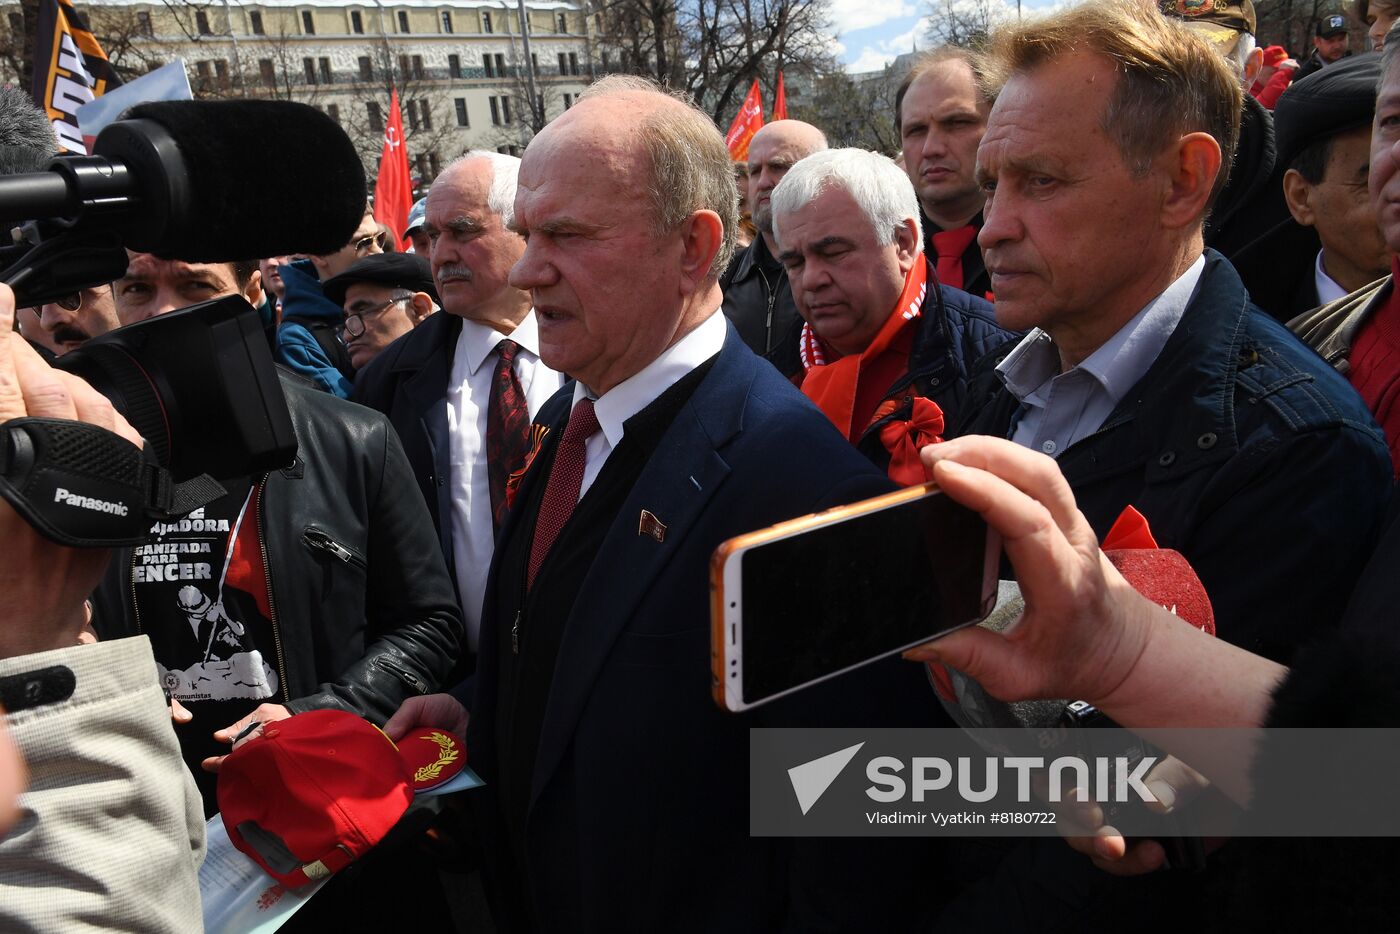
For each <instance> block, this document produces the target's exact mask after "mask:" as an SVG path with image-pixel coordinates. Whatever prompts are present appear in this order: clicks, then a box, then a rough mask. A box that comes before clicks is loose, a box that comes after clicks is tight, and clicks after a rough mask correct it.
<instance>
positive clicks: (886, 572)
mask: <svg viewBox="0 0 1400 934" xmlns="http://www.w3.org/2000/svg"><path fill="white" fill-rule="evenodd" d="M1000 557H1001V539H1000V537H999V536H998V535H997V534H996V533H995V532H993V531H992V530H990V529H989V528H988V527H987V524H986V522H984V521H983V519H982V517H981V516H980V515H978V514H977V513H975V512H973V511H972V510H970V509H968V508H966V507H964V506H960V505H959V504H957V503H955V502H953V501H952V500H951V499H949V498H948V497H946V496H944V495H943V494H942V493H941V492H939V491H938V489H937V487H935V486H934V485H933V484H931V483H929V484H925V485H924V486H918V487H909V488H907V489H904V490H900V491H898V492H895V493H888V494H885V495H884V496H877V497H875V498H873V499H868V500H864V501H862V502H859V503H852V504H850V505H848V506H841V507H839V508H836V509H830V510H827V511H826V512H820V513H817V514H815V515H810V516H803V517H802V518H799V519H793V520H791V521H788V522H783V523H780V524H778V525H775V526H772V527H770V528H767V529H761V530H759V531H757V532H751V533H749V534H747V535H741V536H739V537H737V538H732V539H730V540H729V541H727V542H725V543H724V544H722V545H720V546H719V548H718V549H716V550H715V554H714V557H713V559H712V560H711V564H710V591H711V599H712V604H711V671H712V674H713V690H714V700H715V703H716V704H718V705H719V706H720V707H722V708H724V709H726V710H731V711H735V712H738V711H741V710H749V709H751V708H753V707H756V706H758V705H759V704H763V703H766V702H768V701H771V700H774V699H776V698H779V697H782V696H783V695H785V694H791V693H792V692H793V691H797V690H801V689H802V688H804V687H807V686H808V685H811V684H816V683H817V682H819V681H825V680H826V679H828V678H834V677H836V676H837V675H839V674H842V673H843V672H847V671H850V670H852V669H854V668H858V667H860V666H861V665H865V664H868V663H869V662H873V661H876V660H877V659H881V658H885V657H887V656H890V655H893V654H895V653H896V652H902V651H903V650H905V649H907V648H910V647H912V646H916V645H921V644H923V643H925V642H928V641H929V640H930V639H933V638H936V637H937V636H940V635H943V634H944V633H948V632H951V631H953V630H954V629H960V628H962V627H963V626H969V625H972V624H973V623H976V622H978V621H979V620H982V619H984V618H985V617H986V615H987V614H988V613H989V612H991V609H992V606H993V605H994V604H995V602H996V592H997V577H998V573H997V572H998V567H999V562H1000Z"/></svg>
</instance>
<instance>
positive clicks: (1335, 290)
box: [1313, 250, 1347, 305]
mask: <svg viewBox="0 0 1400 934" xmlns="http://www.w3.org/2000/svg"><path fill="white" fill-rule="evenodd" d="M1313 285H1315V286H1316V287H1317V303H1318V304H1319V305H1326V304H1327V303H1328V302H1335V301H1336V300H1337V299H1339V298H1342V297H1343V296H1345V295H1346V294H1347V290H1346V289H1344V288H1342V287H1341V286H1340V285H1338V284H1337V280H1335V279H1333V278H1332V277H1331V276H1329V275H1327V270H1325V269H1323V268H1322V250H1318V251H1317V259H1316V260H1314V261H1313Z"/></svg>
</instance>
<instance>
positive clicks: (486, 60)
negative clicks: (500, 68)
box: [481, 53, 496, 78]
mask: <svg viewBox="0 0 1400 934" xmlns="http://www.w3.org/2000/svg"><path fill="white" fill-rule="evenodd" d="M481 64H482V65H483V66H485V68H486V77H488V78H494V77H496V66H495V65H493V64H492V63H491V55H490V53H487V54H486V55H483V56H481Z"/></svg>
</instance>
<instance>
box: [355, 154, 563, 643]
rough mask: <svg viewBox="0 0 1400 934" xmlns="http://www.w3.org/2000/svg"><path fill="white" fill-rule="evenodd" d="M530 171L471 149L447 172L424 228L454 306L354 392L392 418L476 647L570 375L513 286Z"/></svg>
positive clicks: (447, 303) (403, 342) (380, 362)
mask: <svg viewBox="0 0 1400 934" xmlns="http://www.w3.org/2000/svg"><path fill="white" fill-rule="evenodd" d="M519 168H520V160H519V159H516V158H515V157H513V156H504V155H500V154H498V153H494V152H487V153H483V152H469V153H467V154H466V155H465V156H463V157H461V158H460V159H457V160H456V161H454V162H452V163H451V164H449V165H448V166H447V168H446V169H444V170H443V173H442V174H441V175H439V176H438V178H437V181H435V182H434V183H433V187H432V190H431V191H430V192H429V193H428V204H427V218H426V221H425V223H424V229H425V230H426V231H427V236H428V239H429V241H430V243H431V251H430V253H429V257H430V264H431V266H432V274H433V282H434V283H435V284H436V286H437V293H438V295H439V296H440V298H441V302H442V310H443V313H442V314H435V315H431V316H429V317H428V318H427V319H426V320H425V321H424V322H423V323H422V325H420V326H419V327H417V328H415V329H414V330H412V331H410V332H409V333H408V334H407V335H406V336H404V337H402V338H400V339H399V340H396V341H394V342H393V343H392V344H390V345H389V346H388V347H387V348H385V349H384V351H383V352H382V353H380V354H379V356H377V357H376V358H375V359H374V360H373V361H372V362H371V363H370V364H369V365H368V366H366V367H365V368H364V370H362V371H361V372H360V374H359V375H358V376H357V377H356V379H355V391H354V393H353V394H352V395H351V397H350V398H351V399H352V400H353V401H355V402H359V403H360V404H362V405H367V406H369V407H370V408H372V409H378V410H379V411H381V412H383V413H384V414H385V415H388V416H389V420H390V421H391V422H392V423H393V425H394V428H395V429H396V430H397V431H398V433H399V437H400V438H401V439H402V440H403V446H404V450H405V451H406V452H407V454H408V460H409V463H410V464H411V465H412V466H413V473H414V476H415V477H417V479H418V488H419V489H420V490H421V491H422V493H423V498H424V499H425V500H427V502H428V511H429V512H430V513H431V514H432V517H433V525H434V526H435V527H436V529H437V532H438V541H439V542H440V543H441V545H442V552H443V555H444V557H446V558H447V566H448V568H449V569H450V570H451V571H452V572H453V581H454V583H455V584H456V585H457V596H458V599H459V601H460V602H461V604H462V615H463V618H464V620H465V622H466V625H467V645H468V647H469V648H470V649H472V650H473V651H474V650H475V649H476V646H477V641H478V634H479V631H480V628H481V598H482V592H483V590H484V588H485V585H486V572H487V570H488V569H489V568H490V566H491V554H492V551H493V548H494V544H495V538H496V529H497V528H498V527H499V525H500V521H501V519H502V518H503V517H504V516H505V505H506V488H507V486H508V485H509V482H510V478H511V476H512V475H514V474H516V473H518V472H519V471H520V469H521V468H522V466H523V465H524V461H525V454H526V451H527V450H528V448H529V440H530V433H529V426H530V418H531V416H533V415H534V414H535V413H536V412H538V411H539V408H540V406H541V405H543V404H544V402H545V401H546V400H547V399H548V398H549V397H550V396H552V395H553V394H554V393H555V392H556V391H557V390H558V389H559V386H560V383H561V382H562V380H561V378H560V376H559V374H558V373H556V372H554V371H553V370H552V369H550V368H549V367H548V366H545V365H544V364H543V363H541V362H540V358H539V350H540V348H539V343H538V341H539V338H538V333H537V331H536V328H535V315H534V313H533V312H532V311H531V310H530V296H529V295H527V294H526V293H525V292H522V291H520V290H519V289H516V288H513V287H512V286H511V285H510V283H509V282H508V281H507V277H508V275H509V273H510V267H511V266H512V265H513V264H514V263H515V261H516V260H518V259H519V258H520V254H521V253H522V252H523V251H524V249H525V243H524V241H523V240H522V239H521V238H520V235H519V234H517V233H514V232H513V231H511V230H509V229H508V225H509V223H510V220H511V214H512V211H513V202H514V200H515V179H516V172H517V171H518V170H519Z"/></svg>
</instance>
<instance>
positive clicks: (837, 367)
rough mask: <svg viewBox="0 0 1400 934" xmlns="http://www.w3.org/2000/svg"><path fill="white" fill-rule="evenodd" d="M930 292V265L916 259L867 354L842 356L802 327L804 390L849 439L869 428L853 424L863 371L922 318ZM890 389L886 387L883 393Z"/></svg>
mask: <svg viewBox="0 0 1400 934" xmlns="http://www.w3.org/2000/svg"><path fill="white" fill-rule="evenodd" d="M927 292H928V266H927V265H925V263H924V261H923V257H922V256H916V257H915V258H914V265H913V267H912V268H911V269H910V270H909V274H908V275H907V276H905V277H904V291H902V292H901V293H900V295H899V301H897V302H895V306H894V310H893V311H891V312H890V315H889V317H888V318H886V319H885V323H884V325H882V326H881V328H880V331H879V333H878V334H876V335H875V339H874V340H873V341H871V342H870V346H869V347H866V348H865V350H864V351H862V352H861V353H858V354H852V355H851V356H848V357H838V356H837V355H836V354H835V352H834V351H833V349H832V348H831V347H830V346H828V345H827V344H826V343H825V342H824V341H822V340H821V339H820V338H819V337H817V335H816V332H815V331H813V330H812V326H811V325H810V324H804V325H803V326H802V339H801V344H800V351H801V356H802V366H803V369H805V370H806V375H805V376H804V378H803V380H802V391H803V392H804V393H805V394H806V395H807V398H809V399H811V400H812V401H813V402H815V403H816V404H817V408H819V409H821V410H822V411H823V412H824V413H826V417H827V418H829V419H831V421H832V424H834V425H835V426H836V427H837V428H839V429H841V433H842V434H843V435H845V436H846V437H847V438H851V437H852V436H853V435H854V434H855V433H856V430H857V429H859V430H864V428H865V426H864V425H860V426H856V425H854V424H852V423H853V421H854V420H855V404H856V391H857V389H858V388H859V386H860V379H861V374H862V371H865V370H868V369H869V368H870V366H871V364H872V363H874V362H875V361H876V360H877V359H879V358H880V357H881V356H882V355H883V354H884V353H885V352H886V351H888V350H889V349H890V344H891V343H892V342H893V341H894V339H895V336H896V335H897V334H899V332H900V330H901V329H903V327H904V326H905V325H906V324H908V323H909V322H910V321H913V320H915V319H916V318H918V317H919V315H920V314H921V313H922V309H923V304H924V296H925V295H926V294H927ZM888 388H889V387H888V386H885V387H882V388H881V393H882V394H883V392H884V390H886V389H888Z"/></svg>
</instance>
